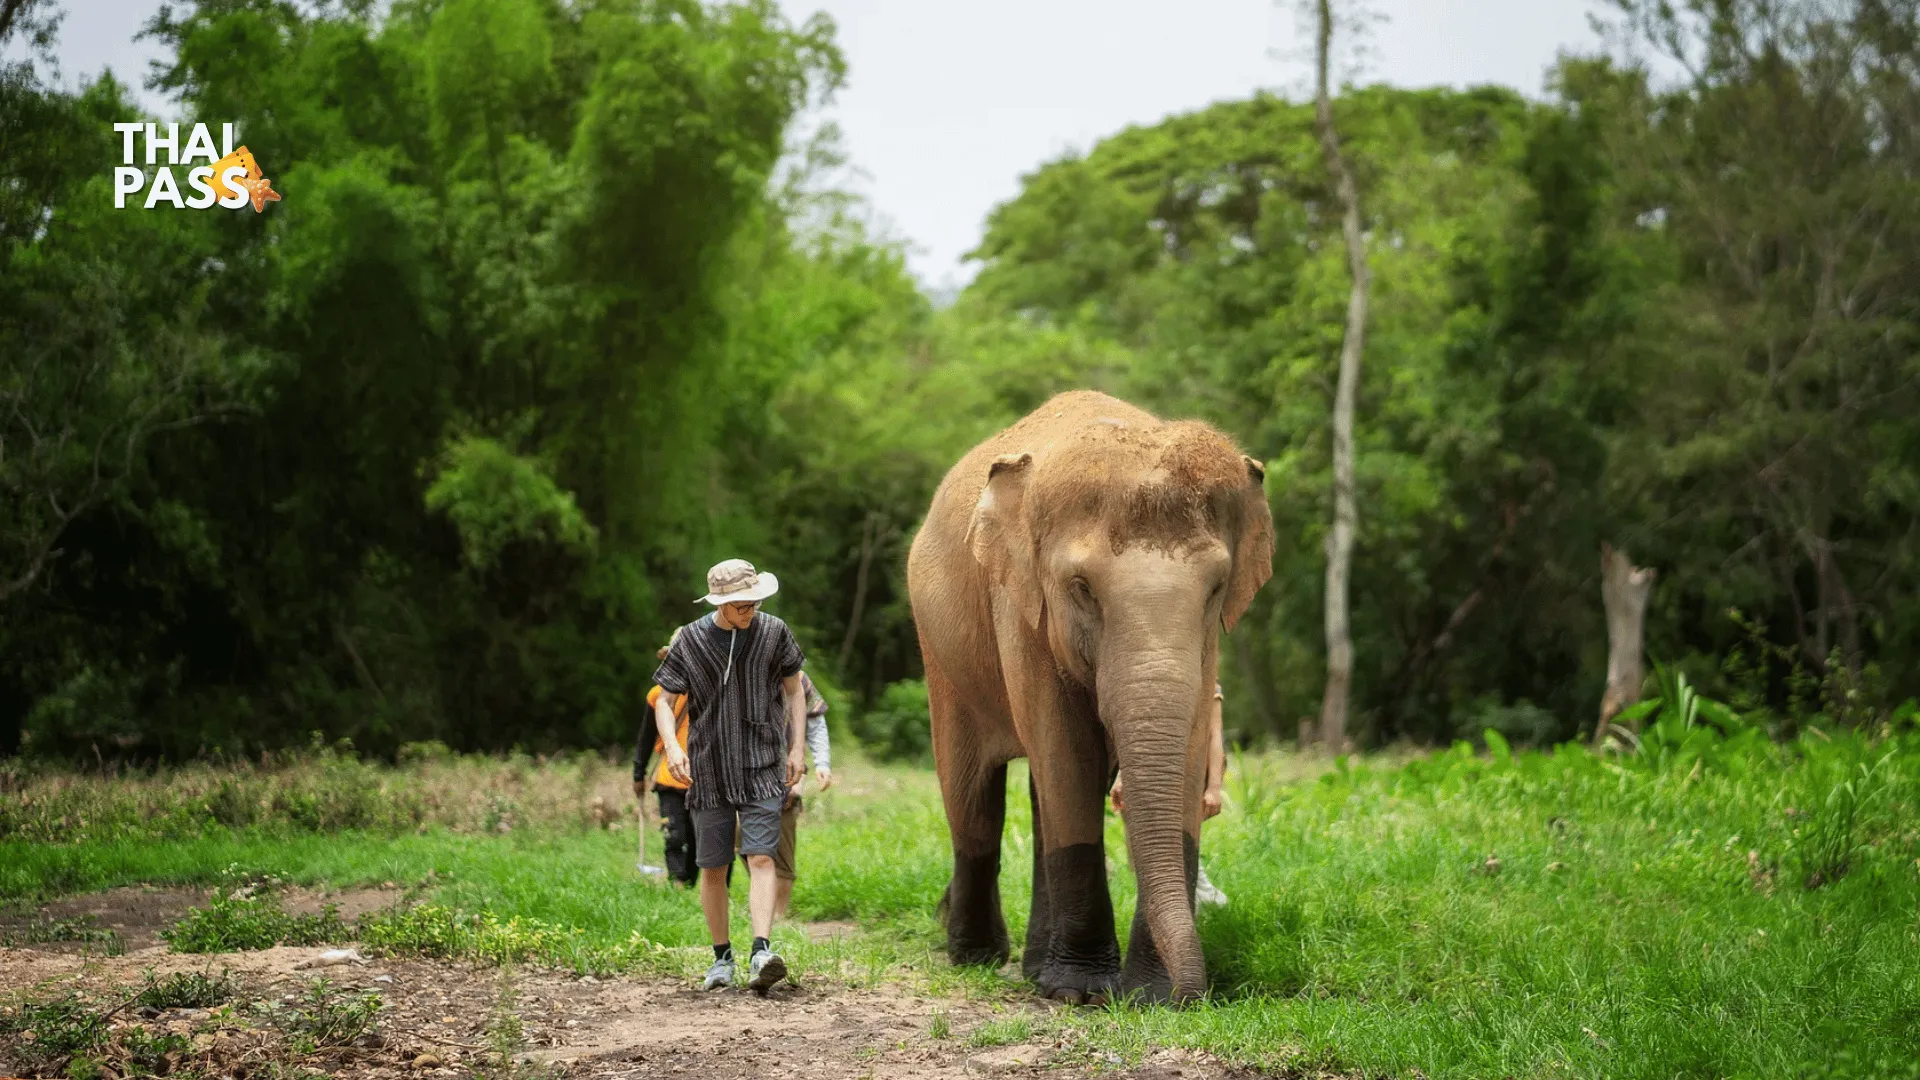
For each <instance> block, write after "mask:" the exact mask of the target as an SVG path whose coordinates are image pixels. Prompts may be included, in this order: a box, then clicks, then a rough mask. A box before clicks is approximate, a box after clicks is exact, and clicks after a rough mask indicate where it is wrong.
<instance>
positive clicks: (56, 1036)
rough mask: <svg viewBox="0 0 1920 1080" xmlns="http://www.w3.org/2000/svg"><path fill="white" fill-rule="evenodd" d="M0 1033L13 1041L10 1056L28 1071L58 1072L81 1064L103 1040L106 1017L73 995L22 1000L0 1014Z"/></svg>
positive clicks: (77, 995)
mask: <svg viewBox="0 0 1920 1080" xmlns="http://www.w3.org/2000/svg"><path fill="white" fill-rule="evenodd" d="M0 1033H5V1034H6V1035H9V1036H11V1037H12V1038H13V1039H14V1040H16V1042H15V1046H14V1048H13V1050H12V1053H13V1054H15V1055H17V1056H18V1057H20V1058H21V1059H22V1061H23V1063H24V1064H26V1065H27V1066H28V1067H30V1068H41V1069H58V1068H60V1067H62V1066H63V1065H66V1064H68V1063H76V1064H82V1065H83V1067H84V1064H85V1063H86V1062H87V1061H88V1060H89V1059H88V1058H87V1057H86V1054H87V1053H88V1051H91V1050H96V1049H98V1048H99V1047H100V1046H101V1045H103V1044H104V1043H105V1042H106V1040H107V1016H106V1012H105V1010H103V1009H100V1008H98V1007H96V1006H94V1005H93V1004H91V1003H90V1002H88V1001H87V1000H86V999H85V998H83V997H81V996H80V995H79V994H77V993H72V992H69V993H67V994H66V995H65V996H63V997H59V998H55V999H52V1000H47V1001H25V1002H22V1003H20V1004H19V1005H16V1006H12V1007H10V1008H8V1009H7V1010H6V1012H4V1013H0Z"/></svg>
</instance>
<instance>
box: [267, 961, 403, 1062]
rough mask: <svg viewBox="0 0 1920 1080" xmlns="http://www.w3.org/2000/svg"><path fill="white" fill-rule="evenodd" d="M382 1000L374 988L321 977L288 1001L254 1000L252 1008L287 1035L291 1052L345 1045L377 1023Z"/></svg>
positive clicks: (373, 1027) (304, 1052)
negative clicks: (352, 986) (354, 986)
mask: <svg viewBox="0 0 1920 1080" xmlns="http://www.w3.org/2000/svg"><path fill="white" fill-rule="evenodd" d="M381 1007H382V1001H381V998H380V994H379V993H378V992H377V991H373V990H366V991H361V992H359V993H355V992H354V991H352V990H350V989H348V988H346V987H341V986H335V985H333V984H332V983H330V982H328V981H327V980H325V979H315V980H314V981H313V982H311V983H309V984H307V987H306V989H305V990H302V991H301V992H300V994H299V995H298V996H296V997H295V998H294V999H293V1000H292V1001H291V1002H278V1001H267V1002H259V1003H256V1006H255V1008H256V1010H257V1011H259V1012H260V1013H261V1014H262V1015H263V1016H265V1017H266V1018H267V1019H268V1020H269V1021H270V1022H271V1023H272V1024H273V1025H274V1026H275V1027H277V1028H279V1029H280V1030H281V1031H282V1032H284V1033H285V1034H286V1036H287V1040H288V1042H289V1043H290V1044H291V1045H292V1047H293V1049H294V1052H295V1053H300V1054H310V1053H312V1052H313V1051H314V1050H317V1049H319V1048H321V1047H326V1046H346V1045H349V1044H350V1043H352V1042H353V1041H354V1040H355V1039H358V1038H360V1037H361V1036H362V1035H368V1034H371V1033H372V1032H373V1030H374V1029H375V1027H377V1026H378V1023H379V1017H380V1009H381Z"/></svg>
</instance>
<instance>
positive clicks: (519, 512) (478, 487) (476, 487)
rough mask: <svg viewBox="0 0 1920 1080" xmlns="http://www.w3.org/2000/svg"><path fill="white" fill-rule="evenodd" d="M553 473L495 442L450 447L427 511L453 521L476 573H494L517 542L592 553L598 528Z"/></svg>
mask: <svg viewBox="0 0 1920 1080" xmlns="http://www.w3.org/2000/svg"><path fill="white" fill-rule="evenodd" d="M551 472H552V470H551V469H550V468H549V467H546V466H544V465H542V464H541V463H539V462H536V461H530V460H528V459H526V458H523V457H520V456H518V455H516V454H514V453H513V452H511V451H509V450H508V449H507V448H506V447H504V446H501V445H500V444H499V443H497V442H495V441H493V440H492V439H486V438H477V437H470V438H464V439H460V440H458V441H456V442H454V443H453V444H452V445H450V446H448V447H447V450H446V453H445V459H444V463H443V466H442V468H441V470H440V473H439V475H438V476H436V477H435V478H434V480H433V483H431V484H429V485H428V486H427V491H426V500H427V509H429V510H434V511H437V512H440V513H444V514H446V515H447V517H448V518H449V519H451V520H452V521H453V524H454V527H455V528H456V529H458V530H459V532H460V543H461V549H462V551H463V552H464V553H465V557H466V560H467V565H468V566H471V567H473V568H474V569H476V570H489V569H492V568H493V567H494V566H495V565H496V564H498V562H499V560H500V551H501V549H502V548H504V547H506V546H507V544H509V543H511V542H513V541H516V540H524V541H534V542H538V541H542V540H551V541H553V542H554V543H556V544H558V545H560V546H561V547H563V548H566V549H568V550H570V551H574V552H586V551H590V550H591V549H592V546H593V542H594V537H595V532H594V528H593V526H592V525H591V524H589V523H588V522H587V520H586V519H585V518H584V517H582V516H581V515H580V508H579V507H578V506H576V505H575V504H574V499H573V496H572V495H570V494H568V493H567V492H564V491H562V490H560V489H559V488H558V487H556V486H555V485H554V482H553V477H552V475H551Z"/></svg>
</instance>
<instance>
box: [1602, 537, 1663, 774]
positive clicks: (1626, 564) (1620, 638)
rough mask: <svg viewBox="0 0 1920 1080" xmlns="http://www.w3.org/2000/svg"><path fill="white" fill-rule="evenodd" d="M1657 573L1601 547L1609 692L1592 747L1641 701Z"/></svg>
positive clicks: (1607, 547)
mask: <svg viewBox="0 0 1920 1080" xmlns="http://www.w3.org/2000/svg"><path fill="white" fill-rule="evenodd" d="M1653 579H1654V571H1653V570H1652V569H1651V568H1648V567H1641V566H1635V565H1633V560H1631V559H1629V558H1628V557H1627V553H1626V552H1625V551H1621V550H1618V549H1616V548H1614V547H1613V545H1611V544H1604V543H1603V544H1601V545H1600V598H1601V601H1602V602H1603V603H1604V604H1605V605H1606V609H1607V692H1606V694H1605V695H1604V696H1603V697H1601V699H1600V722H1599V724H1597V725H1596V726H1595V727H1594V732H1593V745H1594V746H1595V747H1596V748H1597V747H1600V746H1602V745H1604V744H1605V743H1606V741H1607V725H1608V724H1610V723H1612V722H1613V718H1614V717H1615V716H1617V715H1619V713H1620V710H1622V709H1624V708H1626V707H1627V706H1629V705H1631V704H1633V703H1634V702H1636V701H1638V700H1640V683H1641V682H1642V680H1644V679H1645V677H1646V675H1645V671H1644V669H1643V668H1642V666H1641V655H1642V642H1643V641H1644V639H1645V634H1646V625H1647V599H1648V597H1650V596H1652V595H1653Z"/></svg>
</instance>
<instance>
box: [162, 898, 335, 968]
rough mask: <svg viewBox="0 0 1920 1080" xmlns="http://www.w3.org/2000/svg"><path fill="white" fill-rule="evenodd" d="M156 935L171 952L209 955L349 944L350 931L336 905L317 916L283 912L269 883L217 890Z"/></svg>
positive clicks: (330, 905) (328, 907) (329, 906)
mask: <svg viewBox="0 0 1920 1080" xmlns="http://www.w3.org/2000/svg"><path fill="white" fill-rule="evenodd" d="M160 937H161V940H163V941H165V942H166V943H167V946H168V947H169V948H171V949H172V950H173V951H174V952H178V953H212V952H233V951H236V950H251V949H271V948H273V947H274V946H275V945H331V944H336V943H340V942H345V941H350V940H352V933H351V932H350V931H349V930H348V928H347V926H346V924H345V923H343V922H341V921H340V913H339V909H338V907H337V906H336V905H333V904H328V905H327V906H326V907H325V908H324V909H323V910H322V911H321V912H320V913H319V914H294V913H291V912H288V911H285V910H283V909H282V908H281V906H280V901H279V898H278V897H276V896H275V895H274V893H273V891H272V888H271V885H270V884H269V885H246V886H237V887H236V886H227V887H224V888H218V889H215V890H214V891H213V895H212V896H210V897H208V898H207V904H206V906H205V907H197V908H194V909H192V910H190V911H188V912H187V913H186V915H184V916H183V917H181V919H180V921H179V922H176V923H174V924H173V925H172V926H170V927H167V928H166V929H164V930H162V931H160Z"/></svg>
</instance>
